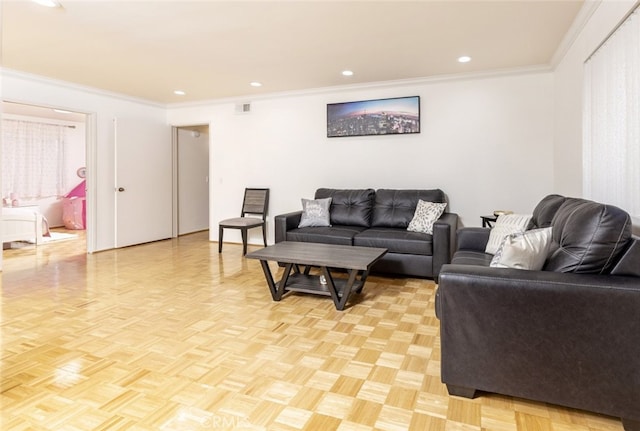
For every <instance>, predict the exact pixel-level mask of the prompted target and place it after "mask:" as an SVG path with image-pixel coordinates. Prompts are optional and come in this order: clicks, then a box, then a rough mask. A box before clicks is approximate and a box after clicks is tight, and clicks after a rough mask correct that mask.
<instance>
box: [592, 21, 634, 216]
mask: <svg viewBox="0 0 640 431" xmlns="http://www.w3.org/2000/svg"><path fill="white" fill-rule="evenodd" d="M584 98H585V99H584V118H583V120H584V121H583V125H584V140H583V145H584V146H583V163H584V166H583V168H584V169H583V172H584V173H583V186H584V194H585V196H586V197H588V198H591V199H594V200H597V201H600V202H606V203H610V204H613V205H616V206H619V207H620V208H623V209H625V210H626V211H628V212H629V213H630V214H631V215H632V216H634V217H640V12H639V10H638V9H636V10H635V11H634V12H633V13H632V14H631V15H630V16H629V17H628V18H627V19H626V20H625V21H624V23H623V24H622V25H621V26H620V27H618V29H617V30H616V31H615V32H614V33H613V34H612V35H611V36H610V37H609V38H608V39H607V41H606V42H605V43H604V44H603V45H602V46H601V47H600V48H599V49H598V50H597V51H596V52H595V53H594V54H593V55H592V56H591V58H590V59H589V60H587V62H586V63H585V80H584Z"/></svg>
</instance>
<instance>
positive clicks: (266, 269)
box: [260, 260, 279, 301]
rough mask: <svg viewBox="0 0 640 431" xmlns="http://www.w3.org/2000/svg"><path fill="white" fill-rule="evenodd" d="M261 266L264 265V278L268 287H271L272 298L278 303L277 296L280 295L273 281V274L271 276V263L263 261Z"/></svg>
mask: <svg viewBox="0 0 640 431" xmlns="http://www.w3.org/2000/svg"><path fill="white" fill-rule="evenodd" d="M260 265H262V272H264V278H265V279H266V280H267V285H268V286H269V292H271V297H272V298H273V300H274V301H278V300H279V298H278V299H276V296H277V294H278V292H277V290H276V284H275V282H274V281H273V274H271V268H269V262H268V261H266V260H261V261H260Z"/></svg>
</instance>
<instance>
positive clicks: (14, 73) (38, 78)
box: [0, 68, 166, 108]
mask: <svg viewBox="0 0 640 431" xmlns="http://www.w3.org/2000/svg"><path fill="white" fill-rule="evenodd" d="M0 76H2V77H5V76H7V77H10V78H16V79H24V80H28V81H33V82H37V83H41V84H48V85H55V86H58V87H63V88H67V89H69V90H75V91H82V92H85V93H91V94H94V95H96V96H101V97H108V98H111V99H119V100H122V101H126V102H133V103H139V104H143V105H148V106H153V107H155V108H166V105H165V104H163V103H158V102H154V101H151V100H148V99H142V98H138V97H133V96H129V95H126V94H122V93H116V92H112V91H107V90H102V89H99V88H96V87H90V86H86V85H81V84H76V83H73V82H69V81H62V80H58V79H54V78H49V77H46V76H42V75H35V74H31V73H26V72H21V71H18V70H13V69H7V68H0ZM19 103H22V102H19Z"/></svg>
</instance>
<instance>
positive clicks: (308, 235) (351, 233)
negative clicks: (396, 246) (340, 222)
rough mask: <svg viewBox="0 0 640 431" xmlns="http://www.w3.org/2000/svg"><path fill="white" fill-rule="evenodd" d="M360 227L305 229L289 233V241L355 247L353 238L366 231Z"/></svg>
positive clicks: (293, 230) (292, 230)
mask: <svg viewBox="0 0 640 431" xmlns="http://www.w3.org/2000/svg"><path fill="white" fill-rule="evenodd" d="M365 229H366V228H364V227H358V226H326V227H325V226H322V227H303V228H297V229H291V230H290V231H287V238H286V240H287V241H300V242H317V243H323V244H335V245H354V244H353V237H355V236H356V235H357V234H359V233H360V232H362V231H363V230H365Z"/></svg>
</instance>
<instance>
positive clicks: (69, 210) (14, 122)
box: [2, 101, 89, 253]
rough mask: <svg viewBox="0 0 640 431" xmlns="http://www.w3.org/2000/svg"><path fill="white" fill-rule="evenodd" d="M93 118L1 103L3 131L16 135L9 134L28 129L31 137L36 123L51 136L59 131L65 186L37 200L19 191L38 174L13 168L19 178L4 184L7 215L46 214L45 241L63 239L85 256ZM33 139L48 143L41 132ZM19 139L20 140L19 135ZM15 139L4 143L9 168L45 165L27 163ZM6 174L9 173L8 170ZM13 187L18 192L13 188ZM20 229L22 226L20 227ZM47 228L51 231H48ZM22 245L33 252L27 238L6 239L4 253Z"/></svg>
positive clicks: (60, 176) (59, 162)
mask: <svg viewBox="0 0 640 431" xmlns="http://www.w3.org/2000/svg"><path fill="white" fill-rule="evenodd" d="M88 118H89V115H87V114H84V113H78V112H70V111H68V110H65V109H62V108H60V109H58V108H52V107H43V106H35V105H29V104H23V103H16V102H9V101H3V102H2V121H3V122H4V124H3V126H6V127H5V128H4V130H3V133H11V132H10V130H14V129H15V131H16V132H19V133H21V134H22V133H26V132H25V130H29V133H32V132H31V131H30V127H31V126H32V125H35V126H34V127H41V128H44V127H47V128H48V129H47V133H51V131H52V130H53V131H54V132H55V131H56V130H57V131H58V132H57V133H58V136H59V137H60V138H59V139H58V140H59V141H61V143H60V144H56V145H57V148H58V152H57V153H56V154H57V156H56V161H55V165H56V167H57V169H58V171H57V172H58V173H57V175H58V181H59V182H60V187H59V189H58V191H57V193H55V194H51V193H46V196H39V197H38V196H33V192H32V191H29V192H27V191H22V192H19V191H18V190H21V189H22V190H25V186H24V183H25V182H29V181H31V180H30V179H29V178H27V177H33V176H34V175H35V174H34V172H30V171H31V169H30V168H29V167H28V166H27V167H25V168H21V169H19V170H14V172H17V175H14V176H13V178H12V179H11V180H8V179H4V180H3V191H2V195H3V196H2V198H3V210H4V211H3V212H5V211H12V212H15V213H16V214H21V212H24V213H25V214H27V213H29V212H32V213H33V212H34V211H35V212H37V213H39V214H41V215H42V218H43V220H44V222H43V232H44V233H45V236H44V238H43V241H44V243H46V242H48V241H61V240H64V241H74V242H76V245H77V247H78V250H81V251H82V252H83V253H86V252H87V223H86V208H87V205H86V198H87V197H86V194H87V187H86V183H85V181H86V180H85V176H86V166H87V132H88ZM9 126H10V127H9ZM29 136H31V135H29ZM33 136H34V137H32V138H29V139H33V140H35V139H42V141H41V142H39V143H37V145H45V141H46V140H47V139H49V137H48V136H49V135H46V134H39V132H35V129H34V131H33ZM15 139H18V138H17V137H16V138H15ZM15 139H14V138H11V137H7V136H5V139H3V152H2V162H3V163H4V164H5V165H6V164H7V163H9V164H21V166H26V164H27V163H41V162H42V160H40V161H35V160H33V161H32V162H29V159H25V158H24V157H23V156H22V154H23V153H22V152H21V151H14V150H15V149H16V148H15V147H13V148H12V147H11V145H12V143H14V142H16V141H15ZM20 139H22V138H20ZM34 145H35V144H34ZM31 151H32V150H31ZM15 158H19V160H13V159H15ZM52 164H53V162H52ZM52 164H50V166H52ZM4 171H5V169H3V172H4ZM22 174H24V176H25V177H24V178H22V177H20V175H22ZM35 176H37V175H35ZM41 176H42V175H41ZM45 178H46V177H45ZM46 179H48V178H46ZM13 188H15V189H17V190H13ZM10 189H11V190H10ZM5 195H7V196H5ZM16 229H20V228H19V227H18V226H17V225H16ZM47 229H48V231H49V232H47ZM34 230H35V229H34ZM14 236H15V238H19V237H21V236H23V235H21V234H19V233H16V235H14ZM21 246H22V247H24V249H23V252H24V251H27V250H28V249H30V248H33V247H32V245H31V240H30V239H28V238H26V237H25V238H24V240H18V241H15V242H13V241H11V242H4V241H3V249H7V248H13V247H21ZM36 247H38V245H36ZM34 249H35V248H34Z"/></svg>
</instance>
